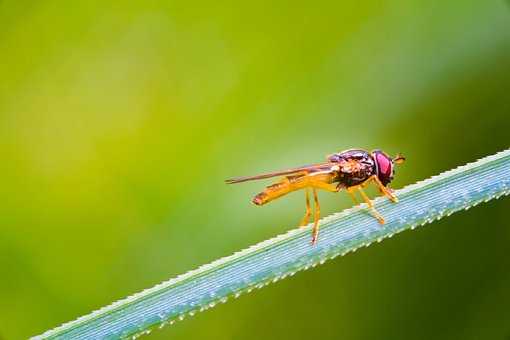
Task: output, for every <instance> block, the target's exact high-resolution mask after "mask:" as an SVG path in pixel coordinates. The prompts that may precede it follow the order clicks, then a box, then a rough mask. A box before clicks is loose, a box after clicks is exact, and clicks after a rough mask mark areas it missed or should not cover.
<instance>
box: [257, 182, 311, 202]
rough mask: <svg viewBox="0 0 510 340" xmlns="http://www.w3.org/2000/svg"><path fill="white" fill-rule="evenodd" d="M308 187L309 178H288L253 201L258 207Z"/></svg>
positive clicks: (258, 195) (273, 185) (267, 189)
mask: <svg viewBox="0 0 510 340" xmlns="http://www.w3.org/2000/svg"><path fill="white" fill-rule="evenodd" d="M307 185H308V180H307V176H304V175H300V176H287V177H285V178H284V179H283V180H281V181H280V182H278V183H275V184H272V185H270V186H268V187H266V189H265V190H264V191H262V192H261V193H258V194H257V195H256V196H255V197H254V198H253V200H252V202H253V203H255V204H256V205H263V204H266V203H268V202H271V201H272V200H275V199H277V198H279V197H282V196H283V195H286V194H288V193H289V192H292V191H296V190H299V189H302V188H304V187H306V186H307Z"/></svg>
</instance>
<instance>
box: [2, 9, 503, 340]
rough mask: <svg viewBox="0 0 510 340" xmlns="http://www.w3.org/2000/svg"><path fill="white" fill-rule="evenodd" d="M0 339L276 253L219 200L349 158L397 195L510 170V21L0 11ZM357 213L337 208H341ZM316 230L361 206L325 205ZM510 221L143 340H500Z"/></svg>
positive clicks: (380, 247)
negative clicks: (241, 256) (468, 172)
mask: <svg viewBox="0 0 510 340" xmlns="http://www.w3.org/2000/svg"><path fill="white" fill-rule="evenodd" d="M0 23H1V30H0V51H1V52H0V152H1V155H2V166H1V167H0V169H1V170H0V171H1V178H2V184H1V185H0V193H1V197H2V203H1V204H0V266H1V268H2V275H1V279H0V338H1V339H21V338H26V337H28V336H31V335H36V334H39V333H41V332H43V331H45V330H47V329H49V328H53V327H55V326H57V325H59V324H60V323H62V322H65V321H69V320H71V319H75V318H76V317H78V316H80V315H83V314H86V313H88V312H90V311H92V310H94V309H97V308H99V307H101V306H103V305H106V304H109V303H111V302H113V301H115V300H118V299H120V298H123V297H125V296H126V295H129V294H132V293H134V292H137V291H140V290H142V289H144V288H147V287H150V286H152V285H154V284H156V283H159V282H161V281H163V280H166V279H168V278H170V277H173V276H175V275H178V274H180V273H183V272H185V271H187V270H190V269H193V268H195V267H197V266H198V265H201V264H204V263H206V262H209V261H211V260H214V259H216V258H218V257H221V256H225V255H229V254H231V253H233V252H234V251H237V250H239V249H242V248H245V247H247V246H249V245H251V244H253V243H255V242H258V241H262V240H264V239H266V238H269V237H271V236H274V235H276V234H280V233H283V232H285V231H286V230H288V229H290V228H292V227H294V226H295V225H296V223H297V222H298V221H299V219H300V218H301V217H302V214H303V210H304V206H303V205H304V202H303V201H304V200H303V196H302V195H301V194H297V193H295V194H292V195H290V196H288V198H287V199H283V200H278V201H276V202H274V203H272V204H270V205H268V206H264V207H262V208H260V207H255V206H254V205H252V204H251V203H250V200H251V197H252V195H253V194H255V193H257V192H258V191H259V190H260V189H261V188H262V187H263V186H264V185H266V184H267V182H253V183H247V184H244V185H239V186H227V185H225V184H224V183H223V180H224V179H225V178H228V177H232V176H238V175H250V174H256V173H259V172H263V171H268V170H276V169H281V168H287V167H289V166H297V165H302V164H307V163H310V162H317V161H322V160H323V159H324V156H325V155H326V154H328V153H332V152H335V151H340V150H343V149H346V148H350V147H362V148H366V149H372V148H382V149H383V150H385V151H387V152H389V153H390V154H395V153H396V152H402V153H404V154H405V155H406V156H407V158H408V162H407V163H406V164H405V165H404V166H402V167H400V168H399V169H398V172H397V176H396V179H395V181H394V183H393V186H394V187H395V188H399V187H402V186H404V185H406V184H409V183H412V182H415V181H417V180H421V179H424V178H426V177H429V176H431V175H434V174H437V173H439V172H441V171H444V170H448V169H450V168H452V167H455V166H458V165H462V164H464V163H466V162H469V161H474V160H476V159H477V158H480V157H483V156H485V155H488V154H492V153H495V152H497V151H500V150H503V149H505V148H508V146H509V142H508V141H509V136H510V7H509V4H508V3H507V2H504V1H502V0H501V1H474V0H472V1H450V2H443V1H403V0H401V1H397V0H395V1H372V2H370V1H369V2H362V3H356V2H347V1H345V2H335V3H333V2H332V3H329V2H320V1H315V2H310V3H301V2H294V1H288V2H283V1H282V2H267V3H262V2H258V3H256V4H255V3H251V4H250V3H245V4H243V3H239V2H232V3H230V2H221V1H216V2H205V1H202V2H196V3H189V2H186V1H147V2H124V3H104V2H101V1H40V2H38V1H33V2H30V1H10V0H9V1H5V0H4V1H0ZM345 196H346V195H345ZM321 201H322V204H323V212H324V214H329V213H331V212H334V211H339V210H341V209H343V208H346V207H349V206H351V203H350V201H349V200H348V198H347V197H344V195H343V194H341V195H333V194H330V193H323V194H321ZM509 202H510V201H509V200H508V198H506V199H501V200H499V201H495V202H491V203H489V204H484V205H481V206H478V207H476V208H474V209H471V210H469V211H467V212H463V213H460V214H457V215H454V216H452V217H450V218H447V219H445V220H442V221H439V222H437V223H434V224H433V225H431V226H427V227H424V228H419V229H417V230H416V231H413V232H406V233H403V234H400V235H398V236H397V237H394V238H392V239H389V240H387V241H385V242H382V243H381V244H377V245H374V246H371V247H369V248H367V249H363V250H362V251H359V252H357V253H356V254H354V255H349V256H346V257H344V258H339V259H337V260H335V261H331V262H329V263H327V264H325V265H323V266H320V267H318V268H316V269H313V270H310V271H307V272H304V273H300V274H299V275H296V276H295V277H293V278H291V279H287V280H284V281H283V282H279V283H277V284H274V285H271V286H269V287H268V288H266V289H263V290H261V291H256V292H254V293H252V294H250V295H247V296H243V297H242V298H240V299H237V300H235V301H232V302H230V303H227V304H225V305H221V306H219V307H218V308H216V309H213V310H211V311H208V312H206V313H200V314H199V315H197V316H195V317H194V318H192V319H186V320H185V321H183V322H179V323H176V324H175V325H174V326H172V327H167V328H165V329H163V330H162V331H157V332H154V333H153V334H151V335H150V336H149V337H148V338H152V339H170V338H171V339H260V338H261V337H263V338H264V339H296V340H297V339H311V338H315V337H318V338H321V339H501V340H504V339H508V338H509V337H510V321H509V320H510V308H509V306H510V270H509V268H510V252H509V250H510V248H509V244H510V229H509V227H510V222H509V217H508V211H509Z"/></svg>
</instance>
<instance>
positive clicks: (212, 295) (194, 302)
mask: <svg viewBox="0 0 510 340" xmlns="http://www.w3.org/2000/svg"><path fill="white" fill-rule="evenodd" d="M509 193H510V150H506V151H503V152H500V153H498V154H495V155H492V156H489V157H486V158H483V159H481V160H479V161H477V162H474V163H471V164H468V165H465V166H462V167H459V168H457V169H454V170H451V171H448V172H445V173H443V174H441V175H438V176H435V177H432V178H430V179H428V180H425V181H422V182H419V183H416V184H413V185H410V186H408V187H406V188H404V189H402V190H398V191H396V194H397V196H398V197H399V199H400V201H399V203H396V204H395V203H391V202H389V200H387V199H386V198H384V197H379V198H377V199H376V200H375V201H374V204H375V206H376V208H377V210H378V211H379V212H380V213H381V214H382V215H383V216H384V217H385V219H386V224H384V225H383V226H381V225H380V224H379V223H378V222H377V221H376V220H375V219H374V218H373V217H372V216H370V215H369V214H368V212H367V210H366V206H365V205H360V206H356V207H354V208H351V209H347V210H345V211H343V212H341V213H337V214H333V215H331V216H329V217H326V218H324V219H323V220H321V232H320V235H319V241H318V243H317V244H316V245H315V246H312V245H311V244H310V227H307V228H303V229H294V230H291V231H289V232H287V233H285V234H283V235H280V236H277V237H275V238H273V239H270V240H267V241H264V242H261V243H259V244H257V245H254V246H252V247H250V248H248V249H245V250H243V251H240V252H238V253H236V254H234V255H231V256H228V257H225V258H223V259H220V260H217V261H215V262H213V263H211V264H208V265H205V266H202V267H200V268H198V269H196V270H193V271H191V272H188V273H186V274H184V275H181V276H179V277H177V278H175V279H171V280H169V281H166V282H163V283H161V284H159V285H157V286H155V287H153V288H150V289H147V290H145V291H143V292H140V293H138V294H135V295H133V296H130V297H128V298H126V299H123V300H121V301H118V302H116V303H114V304H112V305H110V306H107V307H104V308H102V309H100V310H98V311H95V312H93V313H91V314H89V315H86V316H84V317H82V318H79V319H77V320H75V321H71V322H69V323H67V324H64V325H62V326H60V327H57V328H55V329H53V330H50V331H48V332H46V333H44V334H42V335H40V336H37V337H34V339H70V338H72V339H90V338H121V337H128V336H133V335H135V336H136V335H139V334H142V333H144V332H147V331H148V330H150V329H151V328H153V327H155V326H157V325H160V326H161V325H165V324H167V323H169V322H170V323H171V322H173V321H175V320H179V319H182V318H184V317H185V316H188V315H193V314H194V313H195V312H197V311H202V310H205V309H208V308H211V307H214V305H216V304H217V303H221V302H225V301H226V299H228V298H230V297H233V296H234V297H236V296H238V295H239V294H241V293H245V292H249V291H251V290H252V289H254V288H261V287H263V286H264V285H266V284H268V283H271V282H275V281H278V280H280V279H282V278H286V277H288V276H292V275H293V274H294V273H295V272H297V271H299V270H304V269H308V268H310V267H313V266H315V265H317V264H320V263H323V262H324V261H326V260H328V259H332V258H334V257H336V256H338V255H344V254H346V253H347V252H352V251H355V250H356V249H358V248H359V247H362V246H368V245H370V244H371V243H372V242H375V241H381V240H382V239H384V238H387V237H391V236H392V235H394V234H395V233H398V232H401V231H403V230H406V229H414V228H415V227H416V226H419V225H423V224H426V223H430V222H432V221H434V220H437V219H440V218H442V217H444V216H448V215H450V214H452V213H454V212H456V211H459V210H462V209H468V208H470V207H472V206H475V205H477V204H479V203H480V202H484V201H489V200H491V199H494V198H499V197H500V196H503V195H508V194H509Z"/></svg>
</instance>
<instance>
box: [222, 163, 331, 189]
mask: <svg viewBox="0 0 510 340" xmlns="http://www.w3.org/2000/svg"><path fill="white" fill-rule="evenodd" d="M335 165H336V166H338V165H337V164H334V163H330V162H328V163H318V164H311V165H304V166H301V167H298V168H292V169H287V170H282V171H275V172H269V173H265V174H260V175H255V176H247V177H237V178H232V179H227V180H225V182H226V183H227V184H234V183H242V182H248V181H254V180H259V179H264V178H271V177H276V176H282V175H291V174H297V173H303V174H307V173H311V172H323V171H325V172H328V171H334V169H332V167H334V166H335Z"/></svg>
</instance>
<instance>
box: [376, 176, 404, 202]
mask: <svg viewBox="0 0 510 340" xmlns="http://www.w3.org/2000/svg"><path fill="white" fill-rule="evenodd" d="M371 179H372V180H373V181H375V183H376V184H377V186H378V187H379V190H380V191H381V192H382V193H383V194H384V195H385V196H386V197H388V198H389V199H390V200H391V201H392V202H394V203H397V202H398V198H397V196H395V194H394V193H393V192H391V190H390V189H389V188H387V187H385V186H384V184H382V183H381V180H380V179H379V178H378V177H377V176H375V175H374V176H372V177H371Z"/></svg>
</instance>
